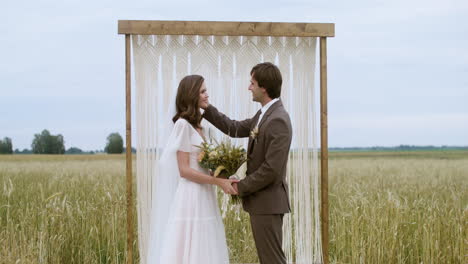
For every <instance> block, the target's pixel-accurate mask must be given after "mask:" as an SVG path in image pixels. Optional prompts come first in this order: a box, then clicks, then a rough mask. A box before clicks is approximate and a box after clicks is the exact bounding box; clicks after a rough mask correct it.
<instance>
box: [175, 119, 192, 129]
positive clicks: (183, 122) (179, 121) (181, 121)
mask: <svg viewBox="0 0 468 264" xmlns="http://www.w3.org/2000/svg"><path fill="white" fill-rule="evenodd" d="M188 125H190V123H189V122H188V121H187V120H186V119H184V118H182V117H180V118H179V119H177V121H176V122H175V124H174V127H178V128H183V127H187V126H188Z"/></svg>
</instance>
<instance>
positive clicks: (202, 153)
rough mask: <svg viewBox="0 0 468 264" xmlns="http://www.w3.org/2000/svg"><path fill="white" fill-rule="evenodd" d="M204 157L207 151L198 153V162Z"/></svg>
mask: <svg viewBox="0 0 468 264" xmlns="http://www.w3.org/2000/svg"><path fill="white" fill-rule="evenodd" d="M204 157H205V151H202V152H200V154H198V162H201V161H202V160H203V158H204Z"/></svg>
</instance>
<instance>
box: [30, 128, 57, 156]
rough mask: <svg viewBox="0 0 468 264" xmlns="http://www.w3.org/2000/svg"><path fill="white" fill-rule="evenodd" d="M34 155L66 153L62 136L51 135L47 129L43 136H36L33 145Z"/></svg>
mask: <svg viewBox="0 0 468 264" xmlns="http://www.w3.org/2000/svg"><path fill="white" fill-rule="evenodd" d="M31 148H32V152H33V153H34V154H63V153H65V141H64V139H63V136H62V135H61V134H58V135H56V136H54V135H52V134H50V132H49V131H48V130H46V129H44V130H42V132H41V134H35V135H34V139H33V142H32V144H31Z"/></svg>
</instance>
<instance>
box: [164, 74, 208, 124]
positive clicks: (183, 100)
mask: <svg viewBox="0 0 468 264" xmlns="http://www.w3.org/2000/svg"><path fill="white" fill-rule="evenodd" d="M204 81H205V79H204V78H203V77H202V76H200V75H188V76H185V77H184V78H183V79H182V80H181V81H180V83H179V88H177V97H176V114H175V116H174V117H173V118H172V121H173V122H174V123H175V122H176V121H177V119H179V118H183V119H185V120H187V121H188V122H189V123H190V124H191V125H192V126H193V127H195V128H200V122H201V119H202V115H201V112H200V106H199V105H198V102H199V100H200V99H199V98H200V89H201V86H202V84H203V82H204Z"/></svg>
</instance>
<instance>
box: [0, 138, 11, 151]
mask: <svg viewBox="0 0 468 264" xmlns="http://www.w3.org/2000/svg"><path fill="white" fill-rule="evenodd" d="M0 154H13V144H12V143H11V138H9V137H5V138H4V139H3V140H0Z"/></svg>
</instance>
